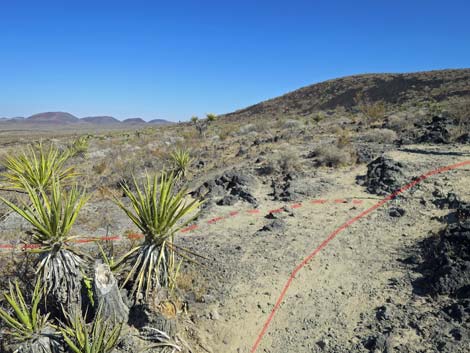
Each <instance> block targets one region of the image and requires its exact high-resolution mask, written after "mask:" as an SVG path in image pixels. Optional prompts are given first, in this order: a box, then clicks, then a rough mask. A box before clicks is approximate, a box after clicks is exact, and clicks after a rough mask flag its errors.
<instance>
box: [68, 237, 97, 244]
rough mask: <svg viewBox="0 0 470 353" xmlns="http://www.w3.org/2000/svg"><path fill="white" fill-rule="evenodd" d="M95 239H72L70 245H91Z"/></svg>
mask: <svg viewBox="0 0 470 353" xmlns="http://www.w3.org/2000/svg"><path fill="white" fill-rule="evenodd" d="M95 240H96V239H95V238H80V239H72V240H71V242H72V243H77V244H84V243H92V242H94V241H95Z"/></svg>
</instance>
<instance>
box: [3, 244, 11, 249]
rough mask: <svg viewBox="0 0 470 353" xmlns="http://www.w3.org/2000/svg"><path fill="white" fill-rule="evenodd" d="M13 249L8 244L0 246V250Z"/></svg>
mask: <svg viewBox="0 0 470 353" xmlns="http://www.w3.org/2000/svg"><path fill="white" fill-rule="evenodd" d="M14 248H15V247H14V246H13V245H10V244H0V249H14Z"/></svg>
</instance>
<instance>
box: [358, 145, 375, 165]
mask: <svg viewBox="0 0 470 353" xmlns="http://www.w3.org/2000/svg"><path fill="white" fill-rule="evenodd" d="M356 153H357V160H356V162H357V163H359V164H361V163H369V162H371V161H372V160H373V159H374V158H376V156H377V152H375V151H373V150H372V149H371V148H369V147H367V146H359V147H358V148H357V150H356Z"/></svg>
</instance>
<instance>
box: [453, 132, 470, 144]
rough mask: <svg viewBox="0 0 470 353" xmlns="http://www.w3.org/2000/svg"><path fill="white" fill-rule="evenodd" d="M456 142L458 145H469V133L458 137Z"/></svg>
mask: <svg viewBox="0 0 470 353" xmlns="http://www.w3.org/2000/svg"><path fill="white" fill-rule="evenodd" d="M456 141H457V142H458V143H470V134H469V133H465V134H463V135H461V136H459V137H458V138H457V139H456Z"/></svg>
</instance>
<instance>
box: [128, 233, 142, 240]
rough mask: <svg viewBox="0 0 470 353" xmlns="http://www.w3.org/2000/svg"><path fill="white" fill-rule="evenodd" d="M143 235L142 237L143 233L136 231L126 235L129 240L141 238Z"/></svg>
mask: <svg viewBox="0 0 470 353" xmlns="http://www.w3.org/2000/svg"><path fill="white" fill-rule="evenodd" d="M143 237H144V235H143V234H138V233H131V234H128V235H127V238H128V239H131V240H135V239H140V238H143Z"/></svg>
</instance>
